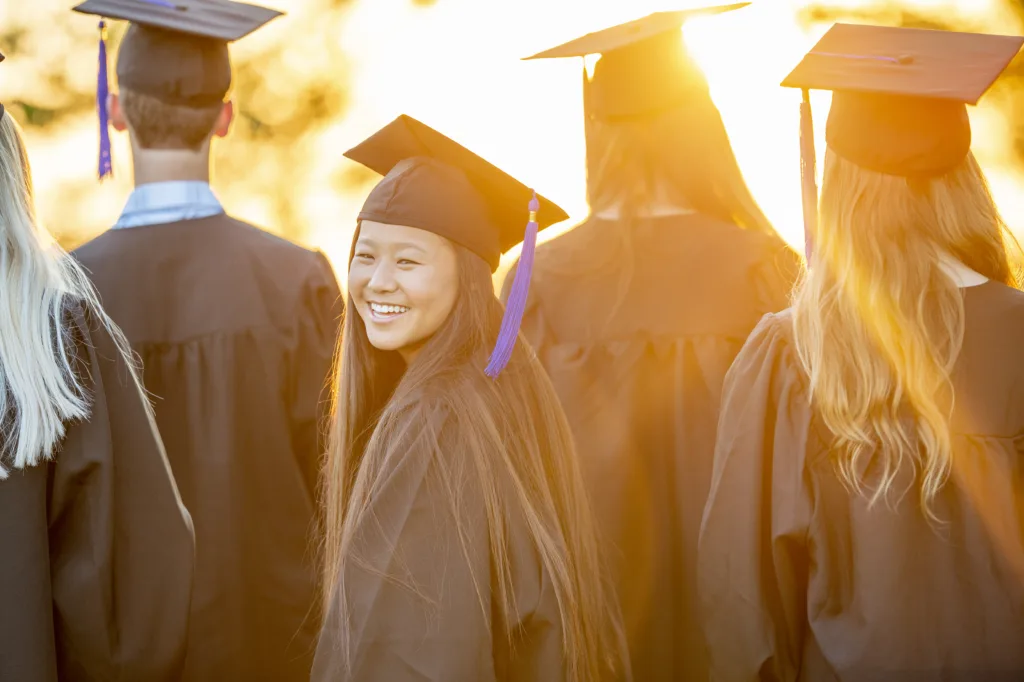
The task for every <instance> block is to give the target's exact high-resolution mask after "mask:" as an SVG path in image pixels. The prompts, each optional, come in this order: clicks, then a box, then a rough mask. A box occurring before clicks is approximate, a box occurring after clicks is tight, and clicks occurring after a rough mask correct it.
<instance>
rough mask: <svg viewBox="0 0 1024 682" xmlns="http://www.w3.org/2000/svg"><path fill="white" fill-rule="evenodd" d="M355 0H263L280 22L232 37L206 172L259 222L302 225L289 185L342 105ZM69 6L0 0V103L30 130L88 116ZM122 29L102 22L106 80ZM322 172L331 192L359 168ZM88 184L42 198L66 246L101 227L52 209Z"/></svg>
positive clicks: (87, 75)
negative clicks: (106, 40)
mask: <svg viewBox="0 0 1024 682" xmlns="http://www.w3.org/2000/svg"><path fill="white" fill-rule="evenodd" d="M370 1H372V0H370ZM407 1H408V2H410V3H413V4H416V5H429V4H431V3H432V0H428V1H427V2H424V1H423V0H407ZM355 2H356V0H277V1H276V2H275V1H274V0H264V4H267V5H268V6H273V7H276V8H278V9H282V10H285V11H287V12H288V16H287V20H286V21H282V20H280V19H278V20H276V21H275V22H272V23H271V24H270V25H269V26H268V27H267V28H265V29H263V30H261V31H259V32H258V33H256V34H254V35H253V36H252V37H249V38H247V39H245V40H243V41H241V42H240V43H238V44H237V45H235V46H233V47H232V59H233V63H234V67H235V79H234V86H233V93H232V96H233V99H234V102H235V111H236V123H235V127H234V130H233V132H232V134H231V135H230V136H229V137H228V138H226V139H225V140H223V141H220V142H218V143H217V145H215V163H214V167H215V169H216V173H217V179H218V180H221V179H223V180H224V182H218V185H219V186H220V187H227V188H228V191H229V192H233V191H234V190H235V189H236V187H237V188H241V186H243V185H244V196H245V197H246V198H248V197H253V200H257V199H258V201H259V202H260V204H261V206H262V207H263V209H262V210H263V212H264V214H266V215H268V216H269V219H268V221H267V222H268V223H269V226H273V228H274V229H275V231H277V232H280V233H282V234H286V235H288V236H290V237H292V238H296V239H300V240H301V239H303V237H304V235H305V234H306V226H305V225H303V219H302V217H301V216H300V215H299V211H300V210H301V202H297V201H295V200H294V194H295V192H294V188H295V187H296V185H297V184H299V183H302V182H303V179H304V178H308V177H310V176H311V175H312V174H313V173H315V172H321V171H319V169H316V168H315V167H314V165H313V164H314V163H315V162H316V160H317V158H319V156H320V155H317V154H315V153H311V152H313V151H315V150H316V149H317V145H318V141H319V138H320V136H321V135H322V133H323V132H324V130H325V129H326V128H328V127H329V126H330V125H331V124H332V123H334V122H337V121H338V120H340V119H341V118H342V117H343V116H344V115H345V112H346V106H347V103H348V94H349V92H348V91H349V83H350V82H351V79H350V71H349V62H348V59H347V55H346V52H345V46H344V45H343V43H342V40H341V35H342V31H343V29H344V26H345V20H346V17H347V15H348V13H349V10H350V9H351V7H352V5H354V4H355ZM72 4H73V3H72V0H0V50H2V51H3V52H4V54H5V55H7V57H8V60H7V62H6V63H5V64H4V67H3V68H4V71H3V76H4V78H3V80H2V87H0V90H2V92H3V97H4V103H5V105H6V106H7V108H8V110H10V111H11V112H12V115H13V116H15V118H17V119H18V121H19V123H21V125H22V126H23V127H24V128H25V129H26V132H27V133H28V134H30V135H33V136H35V137H43V138H45V137H47V136H50V135H53V136H55V137H56V136H59V134H60V133H61V132H62V131H64V132H66V130H67V128H66V127H67V126H81V125H82V124H83V123H84V122H86V121H88V117H94V116H95V111H96V100H95V92H96V90H95V88H96V68H97V61H96V54H97V47H98V37H99V32H98V27H97V21H96V19H95V18H94V17H89V16H86V15H82V14H77V13H74V12H71V11H69V8H70V7H71V6H72ZM125 29H126V24H125V23H124V22H112V24H111V25H110V52H111V56H110V73H111V79H112V80H113V79H114V75H113V74H114V70H115V69H114V65H115V59H116V47H117V44H118V43H119V42H120V40H121V37H122V36H123V34H124V31H125ZM111 85H112V87H113V86H114V85H115V84H114V83H112V84H111ZM339 156H340V155H339ZM332 181H333V182H334V183H335V186H338V188H339V190H341V189H345V188H348V187H352V186H355V185H362V184H365V183H366V182H367V178H366V177H363V176H362V175H361V174H359V173H352V172H338V173H335V174H334V176H332ZM95 191H96V178H95V176H94V175H88V176H84V177H81V178H80V179H79V178H74V179H70V180H67V181H66V182H62V183H61V186H60V196H61V198H62V201H61V204H62V205H63V206H64V207H63V208H62V209H60V210H58V209H54V208H52V207H46V208H44V213H45V212H47V209H48V210H49V213H50V214H51V215H50V216H49V217H50V220H49V221H48V223H49V224H50V225H51V226H52V227H54V228H56V229H55V232H56V233H57V234H58V238H59V239H60V241H61V242H62V243H63V244H65V246H68V247H73V246H75V245H77V244H78V243H81V242H82V241H84V240H85V239H87V238H89V237H91V236H92V234H93V233H94V232H95V231H97V230H98V229H102V226H99V225H92V224H90V222H89V219H88V217H86V218H80V217H79V218H75V219H70V220H69V219H67V218H68V217H69V216H66V215H61V213H60V211H64V212H65V213H66V212H68V211H69V210H70V209H69V208H67V207H74V206H88V205H89V204H88V203H75V202H82V201H85V200H86V199H87V198H88V196H89V193H90V192H95ZM80 223H81V224H80Z"/></svg>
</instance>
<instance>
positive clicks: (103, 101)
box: [96, 21, 114, 180]
mask: <svg viewBox="0 0 1024 682" xmlns="http://www.w3.org/2000/svg"><path fill="white" fill-rule="evenodd" d="M96 81H97V82H96V108H97V109H99V115H100V164H99V174H100V180H102V179H103V178H105V177H108V176H113V175H114V165H113V159H112V157H111V150H110V120H109V116H108V114H107V96H108V95H109V94H110V84H109V81H108V80H107V22H105V21H101V22H100V73H99V77H98V78H97V79H96Z"/></svg>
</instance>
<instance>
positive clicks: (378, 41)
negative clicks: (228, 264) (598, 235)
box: [0, 0, 1024, 275]
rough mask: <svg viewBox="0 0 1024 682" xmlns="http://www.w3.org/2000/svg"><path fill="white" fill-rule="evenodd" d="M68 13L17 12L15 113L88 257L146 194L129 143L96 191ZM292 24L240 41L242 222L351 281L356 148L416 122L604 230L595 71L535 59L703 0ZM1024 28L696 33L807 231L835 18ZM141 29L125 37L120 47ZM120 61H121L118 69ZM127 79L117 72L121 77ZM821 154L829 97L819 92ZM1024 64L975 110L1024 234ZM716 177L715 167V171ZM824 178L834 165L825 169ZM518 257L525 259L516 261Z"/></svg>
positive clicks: (225, 183) (985, 19)
mask: <svg viewBox="0 0 1024 682" xmlns="http://www.w3.org/2000/svg"><path fill="white" fill-rule="evenodd" d="M72 4H73V3H72V2H69V1H68V0H0V51H2V52H4V53H5V54H6V55H7V56H8V60H7V61H6V62H5V63H4V64H3V65H2V66H0V101H3V102H4V103H5V104H6V105H7V107H8V109H9V110H10V111H11V112H12V114H13V115H14V116H15V117H16V118H17V119H18V120H19V122H21V123H22V125H23V127H24V128H25V130H26V134H27V136H28V144H29V150H30V155H31V158H32V163H33V170H34V173H35V182H36V190H37V198H38V203H39V207H40V214H41V216H42V218H43V220H44V221H45V224H46V225H47V227H49V228H50V230H51V231H53V232H54V233H55V234H56V235H57V236H58V238H59V239H60V240H61V242H62V243H63V244H64V245H65V246H68V247H74V246H75V245H77V244H79V243H81V242H82V241H84V240H86V239H88V238H90V237H92V236H93V235H95V234H97V233H99V232H100V231H102V230H103V229H105V228H106V227H107V226H108V225H110V224H111V223H113V222H114V221H115V220H116V218H117V215H118V213H119V212H120V209H121V207H122V205H123V203H124V201H125V199H126V198H127V196H128V193H129V191H130V189H131V165H130V160H129V149H128V143H127V139H125V137H124V136H122V135H116V134H115V137H114V163H115V177H114V179H113V180H108V181H106V182H104V183H102V184H100V183H98V182H97V180H96V149H97V123H96V117H95V102H94V92H95V83H96V67H97V60H96V54H97V53H96V47H97V37H98V31H97V27H96V22H95V20H94V19H93V18H92V17H87V16H84V15H79V14H75V13H72V12H71V11H70V7H71V6H72ZM262 4H265V5H268V6H272V7H275V8H276V9H280V10H283V11H285V12H287V15H286V16H285V17H283V18H281V19H278V20H277V21H275V22H273V23H272V24H270V25H269V26H268V27H267V28H265V29H263V30H261V31H259V32H258V33H256V34H254V35H252V36H250V37H249V38H247V39H245V40H243V41H240V42H239V43H237V44H235V45H234V46H233V47H232V56H233V59H234V61H235V65H236V69H237V77H236V85H235V92H234V98H235V101H236V104H237V107H238V111H239V114H240V115H239V118H238V121H237V123H236V126H235V129H234V131H233V134H232V135H231V136H230V137H229V138H228V139H227V140H223V141H218V142H217V143H215V157H216V160H215V167H214V168H215V169H214V180H213V184H214V189H215V190H216V192H217V193H218V195H219V196H220V198H221V200H222V201H223V203H224V204H225V207H226V208H227V209H228V211H229V212H231V213H232V214H234V215H236V216H237V217H239V218H241V219H244V220H248V221H251V222H253V223H255V224H257V225H260V226H262V227H265V228H266V229H268V230H270V231H273V232H277V233H279V234H283V235H286V236H288V237H290V238H292V239H294V240H296V241H299V242H301V243H304V244H307V245H309V246H314V247H318V248H321V249H323V250H324V251H325V252H326V253H327V254H328V256H329V257H330V258H331V259H332V261H333V262H334V263H335V266H336V268H337V269H338V272H339V275H340V274H341V273H342V272H343V270H344V263H345V259H346V258H347V254H348V245H349V241H350V238H351V234H352V230H353V228H354V223H355V215H356V213H357V212H358V208H359V206H360V204H361V202H362V199H363V197H364V196H365V194H366V192H367V191H368V189H369V187H370V186H371V185H372V183H373V182H374V181H375V179H376V176H374V175H373V174H372V173H369V172H367V171H365V170H363V169H361V168H360V167H359V166H357V165H356V164H353V163H351V162H348V161H347V160H346V159H344V158H343V157H342V153H343V152H344V151H345V150H346V149H347V148H348V147H350V146H352V145H353V144H355V143H356V142H358V141H360V140H361V139H362V138H363V137H365V136H367V135H368V134H370V133H372V132H373V131H375V130H376V129H377V128H379V127H380V126H382V125H383V124H385V123H387V122H388V121H390V120H391V119H392V118H394V117H395V116H396V115H398V114H400V113H408V114H410V115H412V116H415V117H416V118H419V119H421V120H423V121H424V122H426V123H428V124H430V125H432V126H434V127H436V128H438V129H439V130H441V131H442V132H444V133H446V134H448V135H450V136H452V137H455V138H456V139H458V140H459V141H460V142H462V143H463V144H465V145H467V146H468V147H470V148H471V149H473V150H474V151H476V152H478V153H480V154H482V155H484V156H486V157H487V158H489V159H490V160H492V161H493V162H495V163H496V164H498V165H500V166H502V167H503V168H505V169H506V170H507V171H509V172H510V173H512V174H513V175H515V176H517V177H519V178H521V179H522V180H523V181H524V182H526V183H528V184H530V185H533V186H535V187H537V188H538V189H540V190H541V191H543V192H544V193H545V194H547V195H548V196H550V197H551V198H553V199H554V200H556V201H558V202H559V203H561V204H562V205H563V206H564V207H565V208H566V209H567V210H568V211H569V213H570V215H571V216H572V220H571V221H570V222H567V223H565V224H563V225H562V226H559V227H557V228H554V229H552V230H549V231H548V232H547V233H546V234H545V238H550V236H553V235H554V234H557V233H558V232H559V231H561V230H564V229H567V228H569V227H570V226H571V225H572V224H573V222H576V221H579V220H581V219H582V218H584V217H585V216H586V213H587V206H586V199H585V182H586V179H585V176H584V141H583V131H582V125H581V118H582V101H581V90H580V80H581V79H580V70H581V64H580V61H579V60H561V61H534V62H523V61H521V60H520V58H521V57H523V56H525V55H529V54H533V53H535V52H537V51H539V50H541V49H544V48H547V47H550V46H552V45H554V44H557V43H560V42H562V41H564V40H567V39H570V38H573V37H576V36H577V35H580V34H583V33H586V32H588V31H592V30H596V29H599V28H603V27H606V26H608V25H611V24H614V23H618V22H620V21H626V20H629V19H633V18H637V17H639V16H643V15H645V14H647V13H649V12H653V11H659V10H670V9H680V8H686V7H693V6H695V5H697V4H699V3H694V2H692V1H691V0H676V1H675V2H671V1H667V0H515V1H513V0H264V1H263V3H262ZM837 20H841V21H856V22H872V23H885V24H893V25H906V26H926V27H934V28H950V29H960V30H975V31H985V32H993V33H1006V34H1020V33H1021V31H1022V30H1024V7H1022V5H1021V2H1020V0H902V1H901V2H892V1H890V0H841V1H836V2H832V1H827V0H825V1H820V2H815V1H813V0H754V3H753V4H752V5H751V6H750V7H749V8H747V9H745V10H743V11H739V12H733V13H730V14H726V15H721V16H715V17H707V18H701V19H697V20H694V21H691V22H690V23H688V24H687V25H686V27H685V29H684V31H683V33H684V36H685V40H686V41H687V43H688V45H689V47H690V49H691V51H692V52H693V53H694V54H695V55H696V57H697V59H698V60H699V61H700V63H701V65H702V66H703V67H704V69H705V71H706V73H707V75H708V80H709V82H710V84H711V89H712V96H713V97H714V99H715V101H716V103H717V104H718V106H719V108H720V110H721V112H722V115H723V117H724V119H725V123H726V127H727V128H728V130H729V133H730V135H731V138H732V142H733V146H734V149H735V151H736V155H737V157H738V159H739V163H740V166H741V168H742V169H743V172H744V175H745V176H746V178H747V181H748V183H749V184H750V187H751V189H752V191H753V192H754V195H755V196H756V198H757V200H758V201H759V202H760V203H761V206H762V207H763V209H764V210H765V212H766V213H767V215H768V217H769V218H770V219H771V220H772V221H773V222H774V223H775V225H776V227H777V229H778V230H779V232H780V233H781V234H782V235H783V236H784V237H785V238H786V239H787V240H788V241H790V242H791V243H793V244H799V243H801V242H802V237H801V230H802V225H801V204H800V181H799V145H798V104H799V100H800V95H799V93H798V92H794V91H788V90H784V89H782V88H780V87H779V86H778V83H779V82H780V81H781V80H782V78H783V77H784V76H785V75H786V73H787V72H788V70H789V69H791V68H792V67H793V66H794V65H795V64H796V63H797V62H798V61H799V60H800V57H801V56H802V55H803V53H804V52H806V51H807V50H808V49H809V48H810V47H811V46H812V45H813V44H814V42H815V41H816V40H817V39H818V38H819V37H820V36H821V35H822V34H823V33H824V32H825V30H827V29H828V27H829V26H830V25H831V23H832V22H833V21H837ZM123 28H124V27H123V25H122V26H115V27H114V30H113V39H114V41H115V43H116V41H117V39H119V37H120V35H121V34H122V33H123ZM112 59H113V55H112ZM111 71H113V69H111ZM813 98H814V99H813V103H814V106H815V107H816V110H815V118H816V124H817V125H816V134H817V135H816V136H817V137H818V152H819V155H820V154H821V153H822V152H823V150H824V141H823V139H822V136H823V128H824V125H823V124H824V117H825V114H826V112H827V108H828V103H829V95H828V93H815V94H814V95H813ZM1022 113H1024V60H1022V59H1018V60H1017V61H1016V62H1015V63H1014V64H1013V65H1012V66H1011V68H1010V70H1009V72H1008V73H1007V74H1006V76H1005V77H1004V78H1003V79H1001V81H1000V82H999V83H998V84H997V86H996V88H994V90H993V91H992V92H991V93H990V94H989V95H987V96H986V97H985V98H984V99H983V100H982V102H981V104H980V105H979V106H978V107H977V108H975V109H974V110H972V112H971V116H972V120H973V123H974V151H975V154H976V155H977V156H978V158H979V160H980V162H981V163H982V165H983V167H984V168H985V170H986V171H987V173H988V175H989V179H990V181H991V184H992V188H993V192H994V193H995V196H996V199H997V201H998V203H999V205H1000V208H1001V209H1002V211H1003V213H1004V217H1005V218H1006V220H1007V222H1008V223H1009V224H1010V225H1011V227H1013V228H1014V229H1015V230H1018V231H1019V230H1024V117H1022V116H1021V115H1020V114H1022ZM695 162H696V163H699V162H700V160H699V159H698V160H695ZM819 168H820V164H819ZM513 258H514V254H510V255H509V256H507V257H506V259H505V264H506V265H507V264H509V263H510V262H511V260H512V259H513Z"/></svg>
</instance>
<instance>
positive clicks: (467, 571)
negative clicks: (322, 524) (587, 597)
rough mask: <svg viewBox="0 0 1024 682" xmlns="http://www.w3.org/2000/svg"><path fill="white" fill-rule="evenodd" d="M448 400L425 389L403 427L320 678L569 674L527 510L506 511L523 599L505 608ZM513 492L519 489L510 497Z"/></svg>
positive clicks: (318, 666)
mask: <svg viewBox="0 0 1024 682" xmlns="http://www.w3.org/2000/svg"><path fill="white" fill-rule="evenodd" d="M488 381H490V379H488ZM442 403H443V400H438V399H437V398H434V399H430V398H424V399H423V400H422V405H421V407H420V408H418V409H415V410H413V411H411V413H410V414H409V415H408V416H407V417H406V418H405V419H404V421H403V423H402V424H401V426H400V427H399V428H396V430H395V432H396V433H399V434H402V436H401V437H399V438H397V439H396V440H395V442H394V443H393V445H392V448H393V451H394V453H395V455H394V457H393V458H391V459H392V461H394V462H395V466H394V468H393V469H392V470H390V471H389V472H388V474H387V484H386V486H385V487H384V489H383V490H382V491H381V492H380V495H378V496H377V497H375V498H373V499H371V500H369V502H368V504H369V506H370V509H369V514H368V516H367V518H368V521H367V523H366V524H365V526H364V527H362V528H360V529H359V530H358V531H357V540H356V542H357V544H358V553H359V556H361V557H364V558H365V561H366V565H364V566H356V565H350V566H349V568H348V569H347V573H346V581H347V587H346V589H345V595H346V598H347V600H348V602H349V614H350V615H349V619H348V622H347V623H345V622H344V621H343V619H342V617H341V615H340V613H339V611H338V609H337V608H332V609H331V610H330V611H329V613H328V615H327V619H326V621H325V625H324V629H323V632H322V633H321V635H320V644H319V646H318V647H317V652H316V661H315V663H314V665H313V677H312V680H313V682H348V681H351V682H498V681H501V682H546V681H549V680H550V681H551V682H560V681H561V680H563V679H564V670H565V663H564V659H563V651H562V630H561V617H560V615H559V609H558V602H557V600H556V597H555V593H554V590H553V588H552V584H551V581H550V578H549V577H548V575H547V572H546V571H545V570H544V568H543V566H542V564H541V561H540V557H539V555H538V554H537V551H536V548H535V546H534V544H533V541H532V540H531V538H530V535H529V532H528V529H527V526H526V520H525V518H523V517H522V516H521V514H515V513H510V514H509V516H508V519H507V538H508V548H507V552H508V556H509V558H510V560H511V562H512V584H513V590H514V595H513V596H514V603H515V610H514V613H509V614H507V615H506V616H504V617H501V616H499V615H498V609H496V608H495V606H494V604H495V600H497V598H498V597H497V589H498V587H497V584H496V582H495V580H496V577H495V575H494V569H493V567H492V566H491V550H490V544H489V543H490V540H489V534H488V528H487V516H486V510H485V507H484V501H483V498H482V495H481V490H480V485H479V482H478V479H477V474H475V473H473V472H471V471H470V469H472V467H473V464H472V463H471V455H470V454H469V453H468V452H466V449H465V441H464V439H463V438H461V437H460V436H459V427H458V419H457V418H455V417H454V416H453V415H452V414H451V413H450V412H449V411H448V409H447V408H445V407H444V406H443V405H442ZM427 420H429V421H430V424H429V425H428V424H426V423H425V422H426V421H427ZM433 434H438V435H437V436H436V440H435V436H434V435H433ZM510 485H511V484H510ZM454 491H458V498H459V501H458V503H457V504H455V505H453V504H452V502H451V500H452V496H453V494H454ZM512 496H513V491H511V490H509V492H508V494H507V495H505V496H504V498H505V499H512ZM460 532H461V534H462V535H461V539H460ZM463 541H464V542H465V543H466V546H467V547H468V549H467V550H466V551H463V544H462V543H463ZM353 563H355V562H353ZM478 588H479V591H478ZM343 627H345V628H347V629H348V633H349V637H350V638H351V644H350V650H351V652H352V654H351V661H352V665H351V668H350V669H346V667H345V664H344V660H343V658H342V657H341V656H339V649H338V643H339V642H340V635H339V632H340V630H341V629H342V628H343ZM509 633H511V636H512V638H513V642H514V647H512V648H510V647H509V643H508V641H509Z"/></svg>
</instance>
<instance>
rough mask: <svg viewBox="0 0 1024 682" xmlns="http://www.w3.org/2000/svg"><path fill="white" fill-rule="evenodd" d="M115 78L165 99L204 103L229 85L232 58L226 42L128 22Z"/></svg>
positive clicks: (223, 94) (222, 94)
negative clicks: (128, 25)
mask: <svg viewBox="0 0 1024 682" xmlns="http://www.w3.org/2000/svg"><path fill="white" fill-rule="evenodd" d="M117 80H118V83H119V84H120V85H121V87H123V88H127V89H129V90H133V91H135V92H138V93H141V94H144V95H149V96H151V97H155V98H156V99H158V100H160V101H162V102H166V103H167V104H176V105H180V106H187V107H194V108H202V107H209V106H213V105H215V104H217V103H219V102H223V101H224V98H225V97H226V96H227V93H228V90H230V89H231V58H230V57H229V55H228V46H227V44H226V43H223V42H219V41H217V40H213V39H210V38H202V37H197V36H190V35H186V34H183V33H175V32H172V31H167V30H164V29H160V28H150V27H148V26H139V25H134V24H133V25H132V26H130V27H129V28H128V31H127V33H126V34H125V36H124V40H123V41H122V42H121V49H120V51H119V52H118V56H117Z"/></svg>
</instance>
